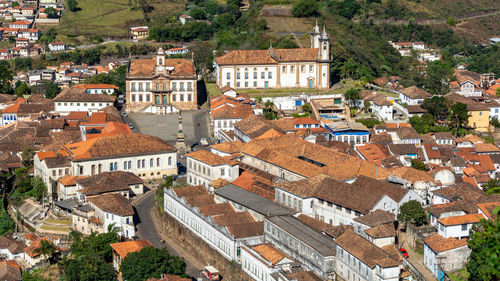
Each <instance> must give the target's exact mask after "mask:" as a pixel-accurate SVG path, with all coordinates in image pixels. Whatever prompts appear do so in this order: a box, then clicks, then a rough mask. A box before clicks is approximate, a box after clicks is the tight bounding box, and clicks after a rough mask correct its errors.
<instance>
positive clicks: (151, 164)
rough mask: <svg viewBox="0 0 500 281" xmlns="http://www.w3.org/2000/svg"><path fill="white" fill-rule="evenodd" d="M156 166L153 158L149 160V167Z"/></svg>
mask: <svg viewBox="0 0 500 281" xmlns="http://www.w3.org/2000/svg"><path fill="white" fill-rule="evenodd" d="M153 166H154V161H153V158H151V159H149V167H153Z"/></svg>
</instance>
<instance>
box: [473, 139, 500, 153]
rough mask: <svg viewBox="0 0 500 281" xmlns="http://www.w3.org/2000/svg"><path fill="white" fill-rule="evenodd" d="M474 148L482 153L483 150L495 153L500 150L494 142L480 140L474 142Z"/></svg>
mask: <svg viewBox="0 0 500 281" xmlns="http://www.w3.org/2000/svg"><path fill="white" fill-rule="evenodd" d="M474 148H475V149H476V151H477V152H479V153H481V152H494V153H498V152H500V148H498V147H497V146H496V145H494V144H492V143H481V142H478V143H475V144H474Z"/></svg>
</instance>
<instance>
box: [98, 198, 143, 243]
mask: <svg viewBox="0 0 500 281" xmlns="http://www.w3.org/2000/svg"><path fill="white" fill-rule="evenodd" d="M90 206H92V207H93V208H94V210H95V212H96V215H97V218H99V220H100V221H102V222H103V223H104V225H103V227H104V231H107V230H108V226H110V225H114V226H115V227H117V228H119V229H120V232H119V233H118V234H119V235H120V236H122V237H125V238H129V239H130V238H132V237H133V236H135V226H134V219H133V216H132V215H130V216H121V215H117V214H113V213H110V212H105V211H103V210H101V209H99V207H97V206H96V205H95V204H92V202H90Z"/></svg>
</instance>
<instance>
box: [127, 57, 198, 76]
mask: <svg viewBox="0 0 500 281" xmlns="http://www.w3.org/2000/svg"><path fill="white" fill-rule="evenodd" d="M155 66H156V62H155V59H154V58H153V59H137V60H132V62H131V63H130V68H129V72H128V73H127V77H130V78H132V77H135V78H140V77H151V76H152V75H153V73H154V70H155ZM165 66H166V67H173V68H174V70H173V71H172V73H171V74H170V76H172V77H190V78H195V75H196V71H195V68H194V64H193V62H192V61H191V60H187V59H165Z"/></svg>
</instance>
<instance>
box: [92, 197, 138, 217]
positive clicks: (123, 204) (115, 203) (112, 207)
mask: <svg viewBox="0 0 500 281" xmlns="http://www.w3.org/2000/svg"><path fill="white" fill-rule="evenodd" d="M88 200H89V201H90V202H91V203H93V204H94V205H95V206H96V207H97V208H99V209H101V210H103V211H104V212H107V213H112V214H115V215H119V216H131V215H134V208H133V207H132V203H130V201H129V200H128V199H127V198H125V197H124V196H123V195H121V194H113V193H112V194H104V195H99V196H95V197H90V198H88Z"/></svg>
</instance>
